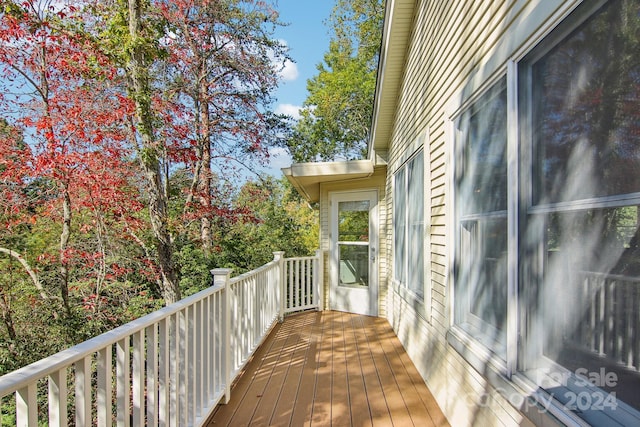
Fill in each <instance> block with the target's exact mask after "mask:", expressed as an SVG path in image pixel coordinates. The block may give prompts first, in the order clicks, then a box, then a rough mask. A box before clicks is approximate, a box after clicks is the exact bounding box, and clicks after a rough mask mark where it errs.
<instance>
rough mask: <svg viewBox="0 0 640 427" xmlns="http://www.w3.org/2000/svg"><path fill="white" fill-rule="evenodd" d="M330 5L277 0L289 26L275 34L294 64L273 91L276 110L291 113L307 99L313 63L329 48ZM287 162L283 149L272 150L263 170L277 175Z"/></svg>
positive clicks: (325, 0) (330, 1)
mask: <svg viewBox="0 0 640 427" xmlns="http://www.w3.org/2000/svg"><path fill="white" fill-rule="evenodd" d="M333 6H334V1H333V0H277V9H278V11H279V13H280V20H281V21H282V22H285V23H288V24H289V25H288V26H286V27H279V28H278V29H277V30H276V33H275V37H276V38H277V39H279V40H282V41H283V42H285V43H286V44H287V46H288V47H289V55H290V56H291V57H292V58H293V60H294V61H295V63H294V64H288V66H287V67H286V69H285V70H284V72H283V75H282V82H281V84H280V88H279V89H278V91H277V93H276V98H277V101H276V103H275V105H274V108H275V111H276V112H278V113H284V114H289V115H294V114H295V112H296V111H297V109H298V108H299V107H300V106H301V105H302V103H303V102H304V100H305V99H306V98H307V80H308V79H309V78H311V77H313V76H314V75H315V74H316V73H317V70H316V65H317V64H319V63H320V62H322V57H323V55H324V53H325V52H326V51H327V50H328V49H329V27H327V25H326V24H325V22H326V21H327V19H328V18H329V15H330V14H331V9H332V8H333ZM290 164H291V159H290V158H289V157H288V156H287V155H285V153H284V150H282V149H274V150H272V151H271V167H270V168H267V169H265V172H267V173H270V174H272V175H275V176H277V177H280V176H281V173H280V168H282V167H286V166H289V165H290Z"/></svg>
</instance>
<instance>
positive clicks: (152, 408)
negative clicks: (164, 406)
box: [145, 324, 158, 426]
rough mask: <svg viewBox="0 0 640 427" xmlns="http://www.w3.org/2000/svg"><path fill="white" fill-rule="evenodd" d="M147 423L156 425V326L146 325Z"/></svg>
mask: <svg viewBox="0 0 640 427" xmlns="http://www.w3.org/2000/svg"><path fill="white" fill-rule="evenodd" d="M145 335H146V336H147V363H146V365H147V393H146V394H147V425H148V426H157V425H158V328H157V325H156V324H153V325H151V326H147V328H146V331H145Z"/></svg>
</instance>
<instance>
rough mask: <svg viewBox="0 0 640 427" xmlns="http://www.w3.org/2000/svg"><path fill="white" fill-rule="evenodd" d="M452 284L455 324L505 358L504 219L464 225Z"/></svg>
mask: <svg viewBox="0 0 640 427" xmlns="http://www.w3.org/2000/svg"><path fill="white" fill-rule="evenodd" d="M461 228H462V231H461V242H460V246H461V250H460V257H459V262H458V274H457V277H456V283H455V303H456V311H455V321H456V324H457V325H458V326H460V327H462V328H463V329H464V330H466V331H467V332H468V333H469V334H470V335H472V336H473V337H474V338H476V339H477V340H479V341H480V342H482V343H483V344H484V345H486V346H487V347H488V348H490V349H492V350H493V351H494V352H495V353H496V354H499V355H500V356H502V357H505V356H506V347H505V344H506V329H507V326H506V320H507V233H506V229H507V219H506V217H496V218H486V219H482V220H475V221H464V222H463V223H462V227H461Z"/></svg>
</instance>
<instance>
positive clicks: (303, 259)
mask: <svg viewBox="0 0 640 427" xmlns="http://www.w3.org/2000/svg"><path fill="white" fill-rule="evenodd" d="M316 258H318V257H317V256H315V255H310V256H298V257H292V258H285V259H284V260H285V261H308V260H312V259H316Z"/></svg>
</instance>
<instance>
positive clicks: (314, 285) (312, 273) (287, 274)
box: [281, 251, 323, 314]
mask: <svg viewBox="0 0 640 427" xmlns="http://www.w3.org/2000/svg"><path fill="white" fill-rule="evenodd" d="M316 272H317V273H319V274H316ZM320 272H322V255H321V253H320V251H318V252H317V253H316V256H313V257H300V258H287V259H286V260H285V262H284V268H283V280H282V285H283V291H284V292H283V295H284V296H285V297H284V298H283V299H282V304H283V306H282V308H281V312H282V313H284V314H286V313H293V312H296V311H301V310H308V309H313V308H317V307H319V306H320V305H321V304H320V302H321V301H322V295H323V294H322V289H323V287H322V283H321V282H320V281H321V280H322V274H320Z"/></svg>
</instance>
